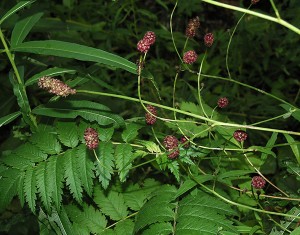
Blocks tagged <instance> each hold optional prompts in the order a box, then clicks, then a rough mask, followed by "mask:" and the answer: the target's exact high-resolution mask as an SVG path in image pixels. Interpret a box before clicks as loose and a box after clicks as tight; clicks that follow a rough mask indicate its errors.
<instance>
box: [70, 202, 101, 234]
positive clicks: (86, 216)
mask: <svg viewBox="0 0 300 235" xmlns="http://www.w3.org/2000/svg"><path fill="white" fill-rule="evenodd" d="M65 210H66V212H67V214H68V216H69V218H70V219H71V220H72V222H73V223H76V224H78V225H80V226H82V227H87V228H88V231H89V233H88V234H90V232H91V233H93V234H97V233H100V232H101V231H102V230H103V229H105V227H106V225H107V221H106V218H105V216H104V215H103V214H102V213H101V212H100V211H99V210H95V208H93V207H92V206H89V205H87V204H85V203H83V205H82V210H80V209H79V207H78V206H76V205H74V204H70V205H68V206H65Z"/></svg>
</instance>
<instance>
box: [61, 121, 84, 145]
mask: <svg viewBox="0 0 300 235" xmlns="http://www.w3.org/2000/svg"><path fill="white" fill-rule="evenodd" d="M56 130H57V134H58V139H59V140H60V142H61V143H63V144H64V145H65V146H67V147H70V148H74V147H76V146H77V145H78V142H79V138H78V133H77V125H76V124H75V122H56Z"/></svg>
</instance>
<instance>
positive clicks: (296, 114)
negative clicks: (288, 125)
mask: <svg viewBox="0 0 300 235" xmlns="http://www.w3.org/2000/svg"><path fill="white" fill-rule="evenodd" d="M280 106H281V107H282V108H284V109H285V110H286V111H288V113H287V115H286V116H287V117H289V115H292V116H293V118H295V119H296V120H298V121H300V109H297V108H294V107H291V106H290V105H288V104H281V105H280Z"/></svg>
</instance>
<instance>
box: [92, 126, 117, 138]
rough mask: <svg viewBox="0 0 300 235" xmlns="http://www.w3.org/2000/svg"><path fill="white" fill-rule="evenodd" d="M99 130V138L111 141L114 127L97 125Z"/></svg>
mask: <svg viewBox="0 0 300 235" xmlns="http://www.w3.org/2000/svg"><path fill="white" fill-rule="evenodd" d="M96 128H97V130H98V135H99V139H100V140H101V141H109V140H110V139H111V137H112V136H113V134H114V130H115V129H114V128H113V127H99V126H97V127H96Z"/></svg>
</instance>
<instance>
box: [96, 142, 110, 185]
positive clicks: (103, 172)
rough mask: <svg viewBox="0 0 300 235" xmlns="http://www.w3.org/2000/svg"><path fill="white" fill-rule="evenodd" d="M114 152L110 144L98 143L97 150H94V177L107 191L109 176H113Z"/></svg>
mask: <svg viewBox="0 0 300 235" xmlns="http://www.w3.org/2000/svg"><path fill="white" fill-rule="evenodd" d="M113 153H114V150H113V145H112V143H111V142H100V143H99V146H98V148H97V149H96V154H97V157H98V159H97V161H95V165H96V175H97V176H98V178H99V182H100V183H101V185H102V187H103V188H104V189H107V187H108V185H109V182H110V180H111V175H112V174H113V166H114V162H113V160H114V155H113Z"/></svg>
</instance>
